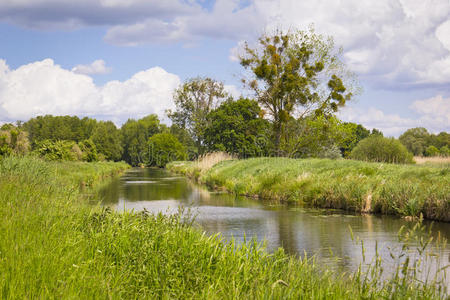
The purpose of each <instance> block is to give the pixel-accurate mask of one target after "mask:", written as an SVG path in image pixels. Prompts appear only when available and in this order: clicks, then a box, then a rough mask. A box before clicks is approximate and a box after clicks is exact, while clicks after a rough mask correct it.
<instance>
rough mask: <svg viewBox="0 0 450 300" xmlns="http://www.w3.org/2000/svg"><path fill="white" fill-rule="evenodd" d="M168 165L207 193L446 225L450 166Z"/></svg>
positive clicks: (277, 160) (254, 161)
mask: <svg viewBox="0 0 450 300" xmlns="http://www.w3.org/2000/svg"><path fill="white" fill-rule="evenodd" d="M206 160H213V163H210V164H208V163H205V162H173V163H170V164H168V165H167V168H168V169H169V170H171V171H173V172H177V173H181V174H185V175H187V176H189V177H191V178H194V179H195V180H197V181H199V182H200V183H204V184H206V185H208V186H209V187H210V188H212V189H222V190H226V191H228V192H232V193H235V194H237V195H245V196H248V197H257V198H261V199H271V200H276V201H282V202H293V203H298V204H301V205H305V206H307V207H321V208H337V209H343V210H347V211H354V212H362V213H380V214H392V215H400V216H404V217H408V218H411V217H413V218H418V217H420V216H421V215H422V216H423V217H424V218H426V219H430V220H438V221H446V222H449V221H450V165H449V164H448V163H445V162H444V163H429V162H428V163H425V164H421V165H401V164H388V163H371V162H363V161H356V160H344V159H340V160H331V159H290V158H282V157H270V158H250V159H245V160H237V159H229V158H228V159H225V160H222V161H220V159H215V160H214V158H207V159H206Z"/></svg>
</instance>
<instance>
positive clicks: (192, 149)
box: [168, 124, 199, 160]
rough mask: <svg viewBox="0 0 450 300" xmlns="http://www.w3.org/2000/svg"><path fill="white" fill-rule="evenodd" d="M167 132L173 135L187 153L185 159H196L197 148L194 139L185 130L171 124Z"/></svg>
mask: <svg viewBox="0 0 450 300" xmlns="http://www.w3.org/2000/svg"><path fill="white" fill-rule="evenodd" d="M168 132H169V133H171V134H173V135H174V136H175V137H176V138H177V139H178V140H179V141H180V143H181V144H183V145H184V146H185V148H186V151H187V155H188V157H187V159H189V160H193V159H195V158H197V157H198V155H199V153H198V148H197V146H196V144H195V141H194V138H193V137H192V136H191V135H190V134H189V132H188V131H187V129H185V128H181V127H180V126H178V125H177V124H172V125H171V126H170V127H169V129H168Z"/></svg>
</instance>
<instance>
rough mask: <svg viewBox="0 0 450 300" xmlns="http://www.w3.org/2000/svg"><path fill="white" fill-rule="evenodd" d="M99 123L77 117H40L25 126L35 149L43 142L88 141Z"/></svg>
mask: <svg viewBox="0 0 450 300" xmlns="http://www.w3.org/2000/svg"><path fill="white" fill-rule="evenodd" d="M96 123H97V121H96V120H94V119H90V118H83V119H80V118H78V117H77V116H52V115H46V116H38V117H36V118H32V119H30V120H29V121H27V122H26V123H24V124H23V128H24V130H25V131H27V132H28V133H29V138H30V142H31V145H32V147H33V149H35V146H36V145H37V143H38V142H40V141H43V140H51V141H59V140H67V141H74V142H76V143H78V142H80V141H82V140H85V139H88V138H89V137H90V136H91V135H92V131H93V130H94V128H95V126H96Z"/></svg>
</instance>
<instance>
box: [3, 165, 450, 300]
mask: <svg viewBox="0 0 450 300" xmlns="http://www.w3.org/2000/svg"><path fill="white" fill-rule="evenodd" d="M247 161H249V162H252V161H251V160H247ZM232 163H235V162H232ZM276 166H279V164H276ZM126 167H127V166H126V165H125V164H120V163H105V162H101V163H89V164H88V163H79V162H64V163H52V162H43V161H41V160H38V159H32V158H29V157H27V158H21V159H18V158H7V159H4V160H2V161H1V162H0V218H1V220H2V222H0V249H1V253H0V254H1V256H0V257H1V259H0V270H1V272H0V297H1V298H2V299H36V298H43V299H53V298H62V299H104V298H112V299H122V298H124V299H169V298H171V299H172V298H173V299H246V298H248V299H265V298H268V299H285V298H291V299H314V298H321V299H328V298H330V297H331V298H336V299H360V298H361V299H391V298H392V299H402V298H405V299H445V298H446V296H447V294H446V292H445V291H444V290H442V289H439V288H440V286H436V285H434V282H429V283H423V282H422V281H421V280H419V278H416V277H414V275H413V274H412V272H411V271H413V270H411V268H409V267H410V266H407V267H408V270H411V271H408V272H405V273H404V275H400V276H398V277H393V278H386V276H385V277H383V278H379V277H377V278H375V279H378V280H377V281H371V279H372V278H373V277H372V276H371V274H369V273H364V271H362V272H358V273H355V274H348V273H345V274H344V273H342V274H341V273H339V272H335V270H330V269H326V268H325V267H323V266H320V265H318V264H317V263H316V262H315V260H314V259H311V258H308V257H293V256H289V255H287V254H286V253H284V251H283V250H281V249H280V250H278V251H276V252H275V253H268V252H266V251H264V249H262V248H260V247H259V246H258V245H257V244H256V243H255V242H253V243H250V242H248V243H243V244H237V242H231V243H227V242H225V241H224V240H222V239H221V238H220V236H217V235H216V236H208V235H205V234H204V233H202V232H201V231H199V230H196V229H195V228H192V227H190V226H189V224H190V223H189V222H186V220H185V219H183V218H182V217H181V214H179V215H175V216H163V215H161V214H159V215H150V214H148V213H145V212H142V213H131V212H113V211H111V210H109V209H106V208H101V207H99V206H91V205H88V204H87V201H86V199H85V198H84V197H85V195H86V191H84V190H81V189H80V187H81V186H86V187H87V188H89V190H88V192H89V193H93V192H95V187H98V186H99V184H100V183H101V182H102V179H104V178H108V177H110V176H112V175H114V174H117V173H118V172H120V171H121V170H123V169H125V168H126ZM295 167H298V165H296V166H295ZM336 169H339V168H336ZM55 174H57V175H58V176H55ZM87 183H89V184H87ZM408 233H409V232H408ZM408 237H413V235H412V234H408ZM397 254H398V255H401V254H402V253H401V252H398V253H397ZM405 254H407V255H408V253H405ZM402 257H403V256H402ZM400 261H402V260H400ZM404 265H405V264H403V265H402V266H404ZM369 267H370V266H369ZM378 274H382V273H381V271H380V272H379V273H378ZM384 274H385V273H383V275H384Z"/></svg>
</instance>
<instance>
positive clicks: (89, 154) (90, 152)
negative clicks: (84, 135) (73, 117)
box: [79, 139, 99, 162]
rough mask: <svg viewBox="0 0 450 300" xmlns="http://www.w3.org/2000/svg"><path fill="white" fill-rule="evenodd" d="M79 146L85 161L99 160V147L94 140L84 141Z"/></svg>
mask: <svg viewBox="0 0 450 300" xmlns="http://www.w3.org/2000/svg"><path fill="white" fill-rule="evenodd" d="M79 146H80V149H81V151H82V156H81V158H82V160H83V161H88V162H93V161H98V160H99V158H98V155H97V147H96V146H95V144H94V142H93V141H92V140H90V139H89V140H84V141H82V142H80V143H79Z"/></svg>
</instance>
